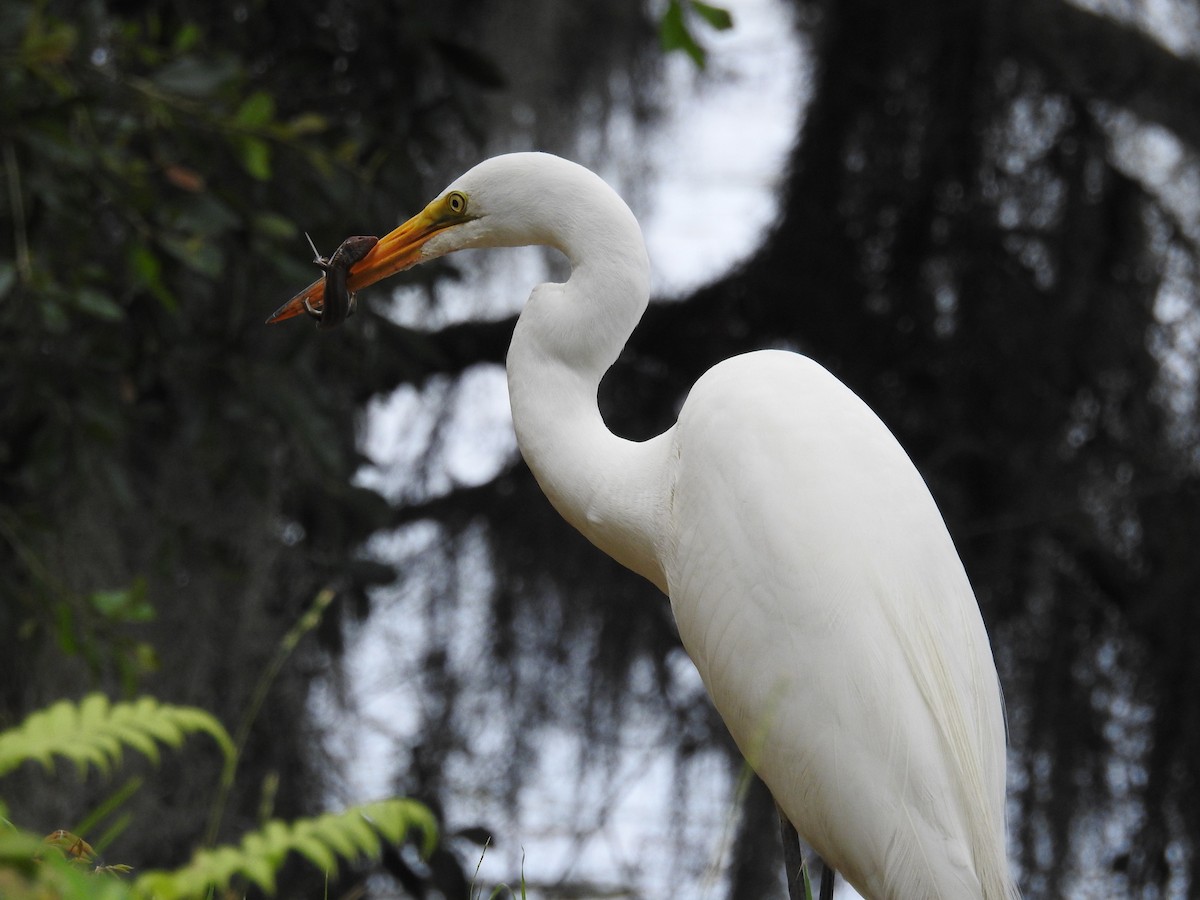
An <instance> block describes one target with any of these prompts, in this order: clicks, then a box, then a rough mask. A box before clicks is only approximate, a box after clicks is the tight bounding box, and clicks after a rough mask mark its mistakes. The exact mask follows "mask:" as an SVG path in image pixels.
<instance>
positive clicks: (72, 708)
mask: <svg viewBox="0 0 1200 900" xmlns="http://www.w3.org/2000/svg"><path fill="white" fill-rule="evenodd" d="M196 732H203V733H205V734H208V735H209V736H211V737H212V738H213V740H215V741H216V742H217V744H218V745H219V746H220V748H221V751H222V753H223V754H224V756H225V766H226V768H227V769H228V768H229V767H230V766H231V765H232V764H233V757H234V750H233V741H231V740H230V738H229V734H228V733H227V732H226V731H225V729H224V728H223V727H222V726H221V723H220V722H218V721H217V720H216V719H215V718H213V717H212V716H211V715H209V714H208V713H206V712H205V711H204V710H201V709H195V708H193V707H190V706H171V705H169V704H165V703H159V702H158V701H157V700H155V699H154V698H152V697H141V698H139V699H137V700H135V701H133V702H132V703H109V701H108V698H107V697H105V696H104V695H103V694H89V695H88V696H86V697H84V698H83V700H82V701H80V702H79V703H78V704H76V703H72V702H71V701H69V700H61V701H59V702H58V703H55V704H54V705H53V706H49V707H47V708H46V709H43V710H39V711H37V712H35V713H33V714H32V715H31V716H29V718H27V719H26V720H25V721H24V722H22V723H21V724H20V725H18V726H17V727H15V728H11V729H9V730H8V731H3V732H0V775H4V774H6V773H8V772H11V771H12V770H13V769H15V768H17V767H18V766H19V765H21V764H22V763H23V762H26V761H27V760H37V761H38V762H40V763H41V764H42V765H43V766H44V767H45V768H46V769H50V770H53V768H54V757H55V756H63V757H66V758H67V759H69V760H71V761H72V762H74V763H75V765H76V766H78V767H79V769H80V770H81V771H83V770H86V769H87V767H88V766H89V765H94V766H95V767H96V768H98V769H100V770H101V771H102V772H105V773H107V772H108V771H109V769H110V768H111V767H112V766H113V765H116V764H118V763H120V761H121V753H122V749H123V748H124V747H132V748H133V749H134V750H137V751H138V752H139V753H141V754H142V755H143V756H145V757H147V758H148V759H149V760H151V761H152V762H155V763H157V762H158V744H160V743H162V744H166V745H168V746H170V747H179V746H180V745H181V744H182V743H183V741H184V738H186V737H187V736H188V735H189V734H194V733H196Z"/></svg>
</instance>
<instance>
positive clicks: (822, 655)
mask: <svg viewBox="0 0 1200 900" xmlns="http://www.w3.org/2000/svg"><path fill="white" fill-rule="evenodd" d="M525 244H545V245H550V246H553V247H557V248H558V249H559V250H561V251H562V252H563V253H564V254H565V255H566V256H567V258H568V259H569V261H570V263H571V267H572V270H571V277H570V278H569V280H568V281H567V282H566V283H565V284H543V285H539V286H538V287H536V288H535V289H534V290H533V293H532V294H531V295H530V298H529V301H528V303H527V304H526V306H525V308H524V310H523V312H522V314H521V316H520V318H519V320H518V322H517V326H516V329H515V332H514V335H513V340H512V345H511V347H510V349H509V355H508V380H509V392H510V397H511V401H512V413H513V423H514V426H515V428H516V432H517V440H518V444H519V446H520V448H521V452H522V454H523V455H524V457H525V459H526V461H527V462H528V464H529V467H530V469H531V470H532V471H533V473H534V475H535V476H536V478H537V480H538V483H539V484H540V485H541V487H542V489H543V490H544V491H545V493H546V495H547V497H549V499H550V501H551V502H552V503H553V504H554V506H555V508H556V509H558V511H559V512H560V513H561V514H562V515H563V516H564V518H566V519H567V521H568V522H570V523H571V524H572V525H574V526H575V527H576V528H578V529H579V530H580V531H581V532H583V534H585V535H586V536H587V537H588V538H589V539H590V540H591V541H592V542H593V543H595V544H596V545H597V546H598V547H600V548H601V549H602V550H604V551H605V552H606V553H608V554H610V555H611V556H613V557H614V558H615V559H617V560H618V561H619V562H621V563H622V564H624V565H626V566H628V567H629V568H631V569H633V570H634V571H635V572H638V573H640V574H641V575H644V576H645V577H646V578H648V579H650V580H651V581H652V582H654V583H655V584H656V585H658V586H659V587H660V588H661V589H662V590H663V591H665V592H666V593H667V595H668V596H669V597H670V600H671V608H672V611H673V612H674V615H675V620H676V622H677V623H678V626H679V634H680V637H681V638H682V641H683V644H684V646H685V647H686V649H687V651H688V653H689V654H690V655H691V657H692V659H693V660H694V661H695V664H696V667H697V668H698V669H699V671H700V674H701V676H702V678H703V680H704V684H705V686H706V687H707V689H708V692H709V694H710V696H711V697H712V700H713V703H714V704H715V705H716V708H717V710H718V711H719V712H720V714H721V717H722V718H723V720H724V721H725V723H726V725H727V726H728V728H729V730H730V732H731V733H732V735H733V737H734V739H735V740H736V741H737V744H738V746H739V747H740V748H741V750H742V752H743V753H744V754H745V756H746V757H747V759H748V760H749V761H750V763H751V764H752V765H753V766H754V768H755V770H756V771H757V772H758V773H759V774H760V775H761V776H762V778H763V780H764V782H765V783H766V784H767V786H768V787H769V788H770V790H771V793H772V794H773V796H774V797H775V799H776V801H777V802H778V803H779V805H780V806H781V807H782V809H783V810H784V811H785V813H786V814H787V816H788V817H789V818H790V819H791V821H792V823H793V824H794V825H795V826H796V829H797V831H798V832H799V833H800V835H801V836H802V837H803V838H804V839H805V840H806V841H807V842H808V843H809V844H811V845H812V846H813V847H814V848H815V849H816V850H817V851H818V852H819V853H820V854H821V856H822V857H823V858H824V859H825V860H826V861H827V862H828V863H830V864H831V865H832V866H834V867H835V868H836V869H838V871H840V872H841V873H842V874H843V875H844V876H845V877H846V879H847V880H848V881H849V882H850V883H851V884H852V885H854V887H855V888H856V889H857V890H858V891H859V892H860V893H862V894H863V895H864V896H866V897H869V898H902V900H922V898H945V900H969V898H985V900H1007V898H1010V897H1015V896H1016V893H1017V892H1016V888H1015V886H1014V885H1013V883H1012V881H1011V878H1010V876H1009V874H1008V867H1007V863H1006V858H1005V821H1004V791H1005V731H1004V719H1003V711H1002V704H1001V695H1000V687H999V683H998V680H997V677H996V669H995V665H994V663H993V660H992V655H991V650H990V648H989V644H988V638H987V634H986V632H985V630H984V625H983V620H982V618H981V617H980V614H979V609H978V606H977V605H976V602H975V597H974V595H973V593H972V591H971V587H970V584H969V583H968V580H967V577H966V574H965V573H964V571H963V568H962V564H961V563H960V561H959V558H958V555H957V553H956V552H955V549H954V546H953V544H952V542H951V540H950V537H949V534H948V533H947V531H946V527H945V525H944V523H943V521H942V518H941V515H940V514H939V512H938V510H937V507H936V506H935V504H934V502H933V499H932V497H931V496H930V494H929V491H928V489H927V488H926V486H925V483H924V482H923V480H922V479H921V476H920V475H919V473H918V472H917V471H916V469H915V467H914V466H913V465H912V463H911V461H910V460H909V459H908V457H907V455H906V454H905V453H904V451H903V450H902V449H901V448H900V446H899V444H898V443H897V442H896V440H895V439H894V438H893V437H892V435H891V433H890V432H889V431H888V429H887V428H886V427H885V426H884V425H883V423H882V422H880V421H879V419H878V418H877V417H876V416H875V415H874V414H873V413H872V412H871V411H870V410H869V409H868V408H867V406H866V405H865V404H864V403H863V402H862V401H861V400H860V399H859V398H858V397H856V396H855V395H854V394H853V393H852V392H851V391H850V390H849V389H848V388H846V387H845V386H844V385H842V384H841V383H840V382H839V381H838V380H837V379H836V378H834V377H833V376H832V375H830V374H829V373H828V372H827V371H825V370H824V369H823V368H821V367H820V366H819V365H818V364H817V363H815V362H813V361H812V360H810V359H807V358H805V357H803V356H800V355H797V354H794V353H787V352H782V351H761V352H757V353H749V354H745V355H742V356H738V357H734V358H732V359H729V360H726V361H724V362H722V363H720V364H718V365H717V366H715V367H714V368H712V369H711V370H709V371H708V372H707V373H706V374H705V375H704V376H703V377H702V378H701V379H700V380H699V381H698V382H697V383H696V385H695V387H694V388H693V389H692V391H691V393H690V395H689V396H688V398H687V400H686V402H685V403H684V406H683V408H682V411H681V412H680V415H679V420H678V422H677V423H676V424H675V425H674V426H673V427H672V428H670V429H669V430H668V431H666V432H665V433H663V434H661V435H659V436H657V437H655V438H653V439H651V440H649V441H645V442H633V441H627V440H623V439H621V438H618V437H616V436H614V435H613V434H612V433H611V432H610V431H609V430H608V428H607V427H606V426H605V424H604V422H603V420H602V419H601V416H600V413H599V411H598V409H597V406H596V392H597V388H598V386H599V384H600V380H601V378H602V377H603V375H604V373H605V372H606V371H607V370H608V368H609V367H610V366H611V365H612V363H613V362H614V361H615V360H616V358H617V356H618V354H619V353H620V352H621V350H622V348H623V347H624V345H625V342H626V340H627V339H628V337H629V335H630V333H631V332H632V331H633V328H634V326H635V325H636V324H637V322H638V320H639V319H640V317H641V315H642V313H643V311H644V309H645V307H646V304H647V301H648V297H649V262H648V260H647V257H646V251H645V247H644V244H643V241H642V238H641V233H640V230H639V228H638V225H637V222H636V220H635V219H634V217H633V214H632V213H631V212H630V211H629V209H628V207H627V206H626V205H625V204H624V202H623V201H622V200H621V199H620V198H619V197H618V196H617V195H616V193H615V192H613V191H612V190H611V189H610V188H609V187H608V186H607V185H605V184H604V182H603V181H602V180H601V179H600V178H598V177H597V176H596V175H594V174H592V173H591V172H589V171H588V170H586V169H584V168H582V167H580V166H577V165H575V164H573V163H570V162H567V161H565V160H561V159H558V158H556V157H553V156H548V155H544V154H536V153H522V154H513V155H509V156H502V157H497V158H494V159H490V160H487V161H485V162H483V163H481V164H479V165H478V166H476V167H475V168H474V169H472V170H471V171H469V172H467V173H466V174H465V175H463V176H462V177H461V178H459V179H458V180H457V181H455V182H454V184H452V185H451V186H450V187H449V188H447V189H446V191H445V192H443V194H442V195H441V196H440V197H439V198H438V199H437V200H435V201H434V202H433V203H431V204H430V205H429V206H428V207H426V209H425V210H424V211H422V213H420V214H419V215H418V216H416V217H414V219H412V220H410V222H408V223H405V225H402V226H401V227H400V228H399V229H397V230H396V231H395V232H393V233H392V234H391V235H388V236H387V237H385V238H384V239H383V240H382V241H381V242H380V244H379V245H377V247H376V249H375V250H373V251H372V252H371V253H370V254H369V255H368V256H367V258H366V259H365V260H364V261H363V262H362V263H361V264H360V265H359V266H356V267H355V268H354V269H353V270H352V272H351V287H352V288H354V289H357V288H358V287H360V286H363V285H365V284H368V283H371V282H372V281H376V280H378V279H379V278H381V277H384V276H385V275H387V274H391V273H392V272H394V271H398V270H400V269H402V268H407V267H409V266H411V265H415V264H417V263H419V262H422V261H424V260H426V259H431V258H433V257H436V256H441V255H443V254H445V253H449V252H451V251H454V250H459V249H462V248H465V247H485V246H516V245H525ZM319 284H320V282H318V283H317V286H319ZM315 287H316V286H311V287H310V288H309V291H310V292H312V291H314V288H315ZM305 296H306V294H305V293H303V292H302V293H301V294H300V295H298V296H297V298H293V300H292V301H291V303H290V304H289V305H286V306H285V307H284V308H282V309H281V310H280V313H277V314H276V317H275V318H284V317H286V315H288V314H290V312H288V310H289V308H290V307H291V306H293V305H294V304H296V303H297V302H298V301H299V300H302V299H303V298H304V297H305ZM780 302H792V299H791V298H780Z"/></svg>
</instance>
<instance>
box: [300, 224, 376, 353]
mask: <svg viewBox="0 0 1200 900" xmlns="http://www.w3.org/2000/svg"><path fill="white" fill-rule="evenodd" d="M305 237H308V235H307V234H306V235H305ZM378 243H379V238H377V237H371V236H369V235H358V236H356V237H348V238H346V239H345V240H344V241H342V243H341V246H339V247H338V248H337V249H336V250H335V251H333V256H330V257H324V256H322V255H321V253H320V251H319V250H317V248H316V245H315V244H313V241H312V238H311V237H308V245H309V246H310V247H312V251H313V256H314V257H315V258H314V259H313V262H314V263H316V264H317V265H318V266H319V267H320V268H321V269H323V270H324V271H325V296H324V299H323V302H322V304H321V307H320V308H319V309H318V308H317V307H315V306H313V305H312V304H310V303H309V302H308V301H307V300H305V301H304V310H305V312H307V313H308V314H309V315H310V316H312V317H313V318H314V319H316V320H317V327H318V328H320V329H322V330H324V329H328V328H336V327H337V326H338V325H341V324H342V323H343V322H344V321H346V318H347V317H348V316H349V315H350V313H352V312H353V311H354V295H353V294H352V293H350V289H349V288H348V287H347V285H346V279H347V278H348V277H349V275H350V267H351V266H353V265H354V264H355V263H356V262H358V261H359V260H360V259H362V258H363V257H364V256H366V255H367V253H368V252H369V251H370V249H371V248H372V247H374V246H375V245H376V244H378Z"/></svg>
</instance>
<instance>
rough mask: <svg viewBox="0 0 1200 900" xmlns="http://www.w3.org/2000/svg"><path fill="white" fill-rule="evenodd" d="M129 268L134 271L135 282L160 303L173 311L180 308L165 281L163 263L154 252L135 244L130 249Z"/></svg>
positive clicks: (143, 245)
mask: <svg viewBox="0 0 1200 900" xmlns="http://www.w3.org/2000/svg"><path fill="white" fill-rule="evenodd" d="M129 268H130V269H131V270H132V271H133V277H134V280H135V281H136V282H138V283H139V284H140V285H141V286H142V287H144V288H145V289H146V290H148V291H149V292H150V293H151V294H153V295H154V297H155V299H157V300H158V302H159V303H161V304H162V305H163V306H164V307H166V308H167V309H169V310H172V311H174V310H176V309H178V308H179V304H178V302H177V301H176V300H175V295H174V294H172V293H171V291H170V289H169V288H168V287H167V285H166V282H165V281H163V277H162V262H161V261H160V260H159V258H158V256H157V255H156V254H155V253H154V251H153V250H151V249H150V248H149V247H147V246H146V245H145V244H134V245H133V246H132V247H130V249H129Z"/></svg>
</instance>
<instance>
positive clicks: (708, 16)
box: [691, 0, 733, 31]
mask: <svg viewBox="0 0 1200 900" xmlns="http://www.w3.org/2000/svg"><path fill="white" fill-rule="evenodd" d="M691 2H692V9H694V10H695V11H696V13H697V14H698V15H699V16H700V17H701V18H702V19H704V21H705V22H707V23H708V24H709V25H711V26H712V27H713V28H715V29H716V30H717V31H728V30H729V29H730V28H732V27H733V16H732V15H731V14H730V12H729V10H727V9H725V8H724V7H722V6H709V5H708V4H707V3H701V2H700V0H691Z"/></svg>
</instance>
